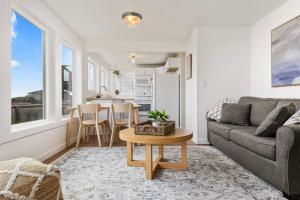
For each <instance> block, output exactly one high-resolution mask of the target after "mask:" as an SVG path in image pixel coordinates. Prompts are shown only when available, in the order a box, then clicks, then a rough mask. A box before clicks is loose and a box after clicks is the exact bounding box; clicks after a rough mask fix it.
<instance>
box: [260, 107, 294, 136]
mask: <svg viewBox="0 0 300 200" xmlns="http://www.w3.org/2000/svg"><path fill="white" fill-rule="evenodd" d="M295 110H296V107H295V104H293V103H291V104H288V105H283V106H279V107H276V108H274V109H273V110H272V111H271V112H270V113H269V114H268V116H267V117H266V118H265V120H264V121H263V122H262V123H261V124H260V125H259V126H258V128H257V129H256V131H255V135H256V136H262V137H272V136H275V134H276V131H277V129H278V128H279V127H280V126H282V125H283V124H284V123H285V122H286V120H288V118H290V117H291V116H292V115H293V114H294V113H295Z"/></svg>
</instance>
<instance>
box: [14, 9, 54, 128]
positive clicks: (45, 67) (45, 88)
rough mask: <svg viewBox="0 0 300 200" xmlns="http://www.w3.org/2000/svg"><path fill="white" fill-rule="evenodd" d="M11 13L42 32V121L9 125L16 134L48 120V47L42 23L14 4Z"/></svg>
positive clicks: (46, 34)
mask: <svg viewBox="0 0 300 200" xmlns="http://www.w3.org/2000/svg"><path fill="white" fill-rule="evenodd" d="M11 12H16V13H18V14H19V15H21V16H22V17H23V18H25V19H26V20H27V21H29V22H30V23H31V24H33V25H34V26H36V27H37V28H39V29H40V30H41V31H42V54H43V119H40V120H33V121H28V122H23V123H19V124H12V123H10V126H11V132H13V133H14V132H18V130H22V129H27V128H30V127H34V126H37V125H38V124H44V123H46V122H47V121H48V120H49V113H48V112H47V111H48V110H49V109H48V106H49V104H48V101H47V97H48V84H49V81H48V76H47V74H46V72H47V71H48V68H49V65H48V56H47V53H48V46H47V42H46V41H47V40H48V39H49V38H48V32H49V29H48V27H47V26H46V25H44V24H43V23H42V22H40V21H39V20H38V19H37V18H35V17H34V16H32V15H31V14H30V13H28V12H27V11H25V10H24V9H22V8H20V7H19V6H18V5H16V4H12V7H11ZM11 54H12V52H11ZM11 83H12V82H10V84H11ZM10 91H12V87H11V86H10ZM10 101H11V96H10ZM11 115H12V112H10V117H11Z"/></svg>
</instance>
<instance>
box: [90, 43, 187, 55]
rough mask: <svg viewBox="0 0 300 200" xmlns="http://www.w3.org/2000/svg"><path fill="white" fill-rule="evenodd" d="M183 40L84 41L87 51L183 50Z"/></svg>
mask: <svg viewBox="0 0 300 200" xmlns="http://www.w3.org/2000/svg"><path fill="white" fill-rule="evenodd" d="M186 48H187V42H185V41H172V42H170V41H159V42H149V41H130V42H125V41H119V42H86V43H85V49H86V51H88V52H98V53H101V52H184V51H185V50H186Z"/></svg>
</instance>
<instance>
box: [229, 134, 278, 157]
mask: <svg viewBox="0 0 300 200" xmlns="http://www.w3.org/2000/svg"><path fill="white" fill-rule="evenodd" d="M255 130H256V129H255V128H252V129H233V130H232V131H230V139H231V141H232V142H233V143H235V144H238V145H240V146H242V147H244V148H246V149H248V150H250V151H252V152H254V153H257V154H259V155H261V156H263V157H265V158H268V159H271V160H276V138H271V137H257V136H255V135H254V134H255Z"/></svg>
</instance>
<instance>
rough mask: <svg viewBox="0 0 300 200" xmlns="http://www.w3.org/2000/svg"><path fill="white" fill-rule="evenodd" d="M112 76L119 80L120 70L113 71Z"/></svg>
mask: <svg viewBox="0 0 300 200" xmlns="http://www.w3.org/2000/svg"><path fill="white" fill-rule="evenodd" d="M113 75H115V76H116V77H117V78H120V77H121V72H120V70H114V71H113Z"/></svg>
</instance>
